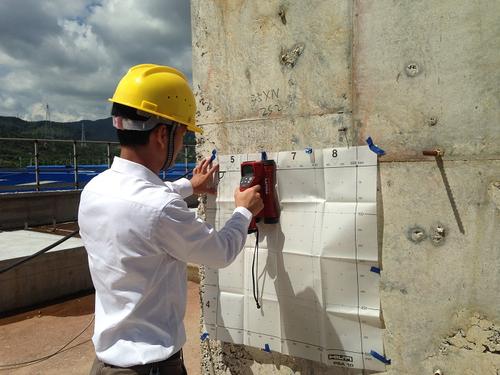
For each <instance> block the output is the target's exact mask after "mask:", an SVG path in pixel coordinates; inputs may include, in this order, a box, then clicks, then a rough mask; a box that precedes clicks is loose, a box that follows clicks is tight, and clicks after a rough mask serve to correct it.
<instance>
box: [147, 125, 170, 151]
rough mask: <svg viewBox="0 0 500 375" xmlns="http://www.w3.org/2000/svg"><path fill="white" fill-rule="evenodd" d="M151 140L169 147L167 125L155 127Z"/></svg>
mask: <svg viewBox="0 0 500 375" xmlns="http://www.w3.org/2000/svg"><path fill="white" fill-rule="evenodd" d="M149 140H150V141H153V142H155V144H157V145H160V146H161V147H163V148H166V147H167V129H166V126H157V127H156V128H154V129H153V131H152V132H151V136H150V139H149Z"/></svg>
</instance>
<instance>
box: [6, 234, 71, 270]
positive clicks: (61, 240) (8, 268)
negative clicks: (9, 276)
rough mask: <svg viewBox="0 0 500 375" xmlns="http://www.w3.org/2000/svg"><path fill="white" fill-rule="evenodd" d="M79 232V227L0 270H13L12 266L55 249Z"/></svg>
mask: <svg viewBox="0 0 500 375" xmlns="http://www.w3.org/2000/svg"><path fill="white" fill-rule="evenodd" d="M78 232H79V230H78V229H77V230H75V231H73V232H71V233H70V234H68V235H66V236H65V237H63V238H61V239H60V240H58V241H56V242H54V243H53V244H52V245H49V246H47V247H46V248H43V249H42V250H40V251H37V252H36V253H35V254H32V255H30V256H27V257H26V258H23V259H21V260H19V261H17V262H15V263H13V264H11V265H10V266H7V267H5V268H3V269H1V270H0V274H2V273H4V272H7V271H9V270H11V269H12V268H14V267H17V266H19V265H21V264H23V263H25V262H27V261H28V260H31V259H33V258H36V257H37V256H39V255H41V254H43V253H46V252H47V251H49V250H50V249H53V248H54V247H56V246H57V245H59V244H61V243H63V242H64V241H66V240H68V239H70V238H71V237H73V236H74V235H75V234H77V233H78Z"/></svg>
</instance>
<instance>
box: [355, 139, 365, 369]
mask: <svg viewBox="0 0 500 375" xmlns="http://www.w3.org/2000/svg"><path fill="white" fill-rule="evenodd" d="M357 161H358V148H357V147H356V178H355V181H356V188H355V194H356V205H355V207H354V248H355V249H354V257H355V259H356V285H357V289H358V293H357V299H358V306H357V315H358V324H359V343H360V345H361V353H363V352H364V350H363V332H362V330H361V317H360V316H359V301H360V297H359V269H358V233H357V232H358V185H359V184H358V178H359V174H358V163H357ZM362 360H363V368H365V367H366V366H365V359H364V358H362Z"/></svg>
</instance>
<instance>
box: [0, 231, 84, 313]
mask: <svg viewBox="0 0 500 375" xmlns="http://www.w3.org/2000/svg"><path fill="white" fill-rule="evenodd" d="M54 237H55V236H54ZM56 240H57V238H56ZM21 258H22V257H20V258H11V259H2V260H0V269H3V268H6V267H8V266H9V265H11V264H13V263H14V262H16V261H19V260H20V259H21ZM0 285H1V286H2V289H1V292H0V315H5V314H7V315H8V314H9V313H12V312H13V311H16V310H18V309H24V308H28V307H31V306H35V305H37V304H42V303H47V302H50V301H52V300H55V299H57V298H62V297H67V296H69V295H72V294H75V293H79V292H87V291H92V290H93V284H92V279H91V277H90V272H89V266H88V260H87V252H86V251H85V249H84V248H83V247H77V248H72V249H64V250H58V251H51V252H48V253H45V254H43V255H41V256H39V257H37V258H34V259H32V260H30V261H29V262H26V263H24V264H22V265H20V266H18V267H16V268H13V269H12V270H10V271H7V272H5V273H3V274H0Z"/></svg>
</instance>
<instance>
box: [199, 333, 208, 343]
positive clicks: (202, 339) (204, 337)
mask: <svg viewBox="0 0 500 375" xmlns="http://www.w3.org/2000/svg"><path fill="white" fill-rule="evenodd" d="M207 337H208V332H205V333H203V334H202V335H201V336H200V340H201V341H205V340H206V339H207Z"/></svg>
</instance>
